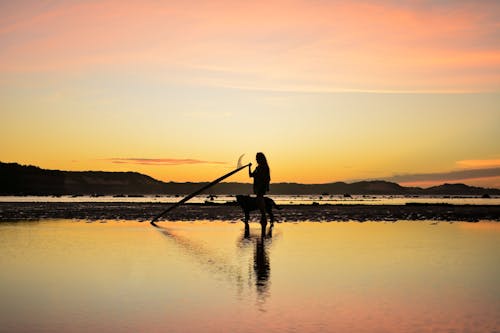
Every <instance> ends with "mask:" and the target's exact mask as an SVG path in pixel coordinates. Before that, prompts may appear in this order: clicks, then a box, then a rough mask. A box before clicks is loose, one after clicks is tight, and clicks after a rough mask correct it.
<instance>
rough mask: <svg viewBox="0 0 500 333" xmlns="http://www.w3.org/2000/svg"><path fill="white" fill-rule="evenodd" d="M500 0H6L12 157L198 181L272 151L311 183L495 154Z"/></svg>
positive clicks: (438, 166)
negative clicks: (244, 156) (241, 158)
mask: <svg viewBox="0 0 500 333" xmlns="http://www.w3.org/2000/svg"><path fill="white" fill-rule="evenodd" d="M498 13H500V3H499V2H496V1H481V2H477V1H462V0H459V1H364V2H356V3H352V2H345V1H316V2H311V1H266V2H259V1H257V2H249V3H244V2H239V1H238V2H236V1H193V2H159V1H125V2H124V1H71V2H67V1H30V0H28V1H16V2H2V3H1V4H0V112H1V116H2V122H1V123H0V161H3V162H19V163H23V164H34V165H38V166H41V167H44V168H53V169H69V170H88V169H90V170H116V171H118V170H127V171H128V170H132V171H139V172H143V173H146V174H148V175H151V176H153V177H155V178H158V179H161V180H166V181H168V180H174V181H203V180H210V179H213V178H216V177H218V176H219V175H221V173H224V172H225V171H229V170H230V169H231V168H233V167H234V164H235V162H236V159H237V157H238V156H239V155H240V154H241V153H247V160H250V159H252V160H253V156H254V154H255V153H256V152H257V151H264V152H265V153H266V154H267V155H268V158H269V162H270V164H271V168H272V173H273V175H272V177H273V181H296V182H306V183H322V182H330V181H337V180H354V179H389V178H391V177H393V176H396V175H399V176H400V175H422V174H424V175H432V174H446V173H450V172H455V171H459V170H469V169H485V168H500V163H499V160H500V144H499V143H498V142H500V134H499V133H500V132H499V125H498V124H500V109H499V107H498V106H499V105H500V94H499V93H500V47H499V44H498V42H497V41H498V40H499V38H500V28H499V24H498ZM145 161H148V162H147V163H145ZM165 161H169V162H168V163H167V162H165ZM117 162H119V163H117ZM499 170H500V169H499ZM478 174H484V172H482V171H479V172H478ZM454 177H455V178H454V179H452V180H453V181H454V182H460V181H462V180H461V179H456V175H455V176H454ZM499 177H500V171H499V172H497V174H496V175H493V176H488V177H484V176H481V177H475V176H474V174H472V177H469V178H464V179H463V181H467V182H468V183H470V184H478V185H481V186H494V187H500V181H499ZM428 178H429V179H427V180H422V181H423V182H425V183H426V184H428V183H429V184H432V183H435V182H436V181H437V180H436V179H435V177H434V176H429V177H428ZM231 180H235V181H248V178H247V177H246V176H245V175H238V176H236V177H234V178H231ZM443 180H447V179H443ZM439 181H441V180H439Z"/></svg>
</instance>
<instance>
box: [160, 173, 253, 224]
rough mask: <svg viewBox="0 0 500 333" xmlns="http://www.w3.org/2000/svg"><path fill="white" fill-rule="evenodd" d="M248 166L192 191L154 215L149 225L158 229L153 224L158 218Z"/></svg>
mask: <svg viewBox="0 0 500 333" xmlns="http://www.w3.org/2000/svg"><path fill="white" fill-rule="evenodd" d="M249 165H250V164H246V165H244V166H241V167H238V168H236V169H234V170H233V171H231V172H229V173H226V174H225V175H224V176H222V177H219V178H217V179H216V180H214V181H213V182H211V183H209V184H207V185H205V186H203V187H202V188H200V189H199V190H196V191H194V192H193V193H191V194H189V195H188V196H186V197H184V198H182V199H181V200H180V201H178V202H176V203H175V204H173V205H172V206H170V207H168V208H167V209H165V210H164V211H163V212H161V213H160V214H158V215H156V216H155V217H154V218H153V219H152V220H151V225H152V226H154V227H157V228H159V226H158V225H157V224H156V223H155V222H156V221H158V219H159V218H160V217H162V216H163V215H165V214H167V213H168V212H170V211H171V210H172V209H174V208H176V207H179V206H180V205H182V204H183V203H185V202H186V201H188V200H189V199H191V198H192V197H194V196H197V195H198V194H200V193H201V192H203V191H205V190H206V189H208V188H210V187H212V186H214V185H215V184H217V183H219V182H221V181H223V180H224V179H226V178H227V177H229V176H232V175H234V174H235V173H237V172H238V171H240V170H242V169H244V168H246V167H247V166H249Z"/></svg>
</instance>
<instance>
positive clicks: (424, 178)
mask: <svg viewBox="0 0 500 333" xmlns="http://www.w3.org/2000/svg"><path fill="white" fill-rule="evenodd" d="M494 177H500V167H498V168H487V169H471V170H458V171H450V172H437V173H419V174H406V175H395V176H392V177H389V178H385V179H386V180H388V181H392V182H396V183H409V182H444V181H460V180H468V179H477V178H494Z"/></svg>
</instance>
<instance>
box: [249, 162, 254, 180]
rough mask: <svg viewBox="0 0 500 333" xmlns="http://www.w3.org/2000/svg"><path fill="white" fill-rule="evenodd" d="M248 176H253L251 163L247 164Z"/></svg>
mask: <svg viewBox="0 0 500 333" xmlns="http://www.w3.org/2000/svg"><path fill="white" fill-rule="evenodd" d="M248 177H253V173H252V163H250V164H248Z"/></svg>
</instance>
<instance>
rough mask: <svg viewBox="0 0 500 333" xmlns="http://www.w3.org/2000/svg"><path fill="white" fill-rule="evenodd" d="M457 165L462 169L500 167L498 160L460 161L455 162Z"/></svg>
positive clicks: (499, 160)
mask: <svg viewBox="0 0 500 333" xmlns="http://www.w3.org/2000/svg"><path fill="white" fill-rule="evenodd" d="M457 165H459V166H460V167H462V168H494V167H500V159H490V160H462V161H457Z"/></svg>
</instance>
